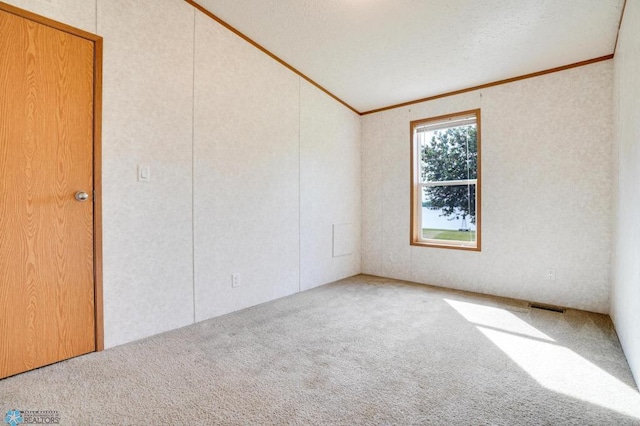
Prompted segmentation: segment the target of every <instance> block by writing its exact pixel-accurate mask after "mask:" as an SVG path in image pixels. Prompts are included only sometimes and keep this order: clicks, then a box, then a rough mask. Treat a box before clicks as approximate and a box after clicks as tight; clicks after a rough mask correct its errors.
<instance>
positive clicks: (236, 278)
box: [231, 273, 240, 288]
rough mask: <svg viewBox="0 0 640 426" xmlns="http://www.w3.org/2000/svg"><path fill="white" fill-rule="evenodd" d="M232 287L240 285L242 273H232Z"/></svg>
mask: <svg viewBox="0 0 640 426" xmlns="http://www.w3.org/2000/svg"><path fill="white" fill-rule="evenodd" d="M231 287H233V288H236V287H240V274H238V273H235V274H231Z"/></svg>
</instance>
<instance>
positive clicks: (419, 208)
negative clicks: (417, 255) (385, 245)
mask: <svg viewBox="0 0 640 426" xmlns="http://www.w3.org/2000/svg"><path fill="white" fill-rule="evenodd" d="M411 199H412V201H411V207H412V208H411V244H412V245H419V246H430V247H444V248H458V249H464V250H476V251H480V110H479V109H478V110H473V111H465V112H461V113H457V114H451V115H446V116H441V117H434V118H427V119H424V120H418V121H412V122H411Z"/></svg>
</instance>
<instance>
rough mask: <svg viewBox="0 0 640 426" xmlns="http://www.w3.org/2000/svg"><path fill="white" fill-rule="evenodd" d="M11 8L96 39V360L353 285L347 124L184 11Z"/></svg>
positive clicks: (316, 96)
mask: <svg viewBox="0 0 640 426" xmlns="http://www.w3.org/2000/svg"><path fill="white" fill-rule="evenodd" d="M9 3H12V4H14V5H16V6H18V7H23V8H27V9H29V10H30V11H32V12H35V13H39V14H42V15H44V16H47V17H49V18H52V19H56V20H58V21H61V22H64V23H66V24H69V25H72V26H77V27H80V28H82V29H84V30H87V31H90V32H96V31H97V33H98V34H99V35H102V36H103V37H104V87H103V89H104V93H103V98H104V103H103V187H104V197H103V221H104V230H103V231H104V232H103V238H104V308H105V315H104V316H105V346H106V347H111V346H115V345H119V344H122V343H126V342H129V341H132V340H136V339H140V338H143V337H146V336H149V335H152V334H156V333H161V332H163V331H167V330H171V329H174V328H178V327H181V326H184V325H187V324H191V323H193V322H194V321H196V320H198V321H199V320H202V319H206V318H210V317H212V316H215V315H220V314H222V313H226V312H230V311H233V310H236V309H241V308H244V307H247V306H251V305H254V304H257V303H261V302H266V301H269V300H272V299H274V298H277V297H281V296H285V295H288V294H291V293H294V292H297V291H299V290H300V288H301V287H303V288H308V287H312V286H314V285H319V284H324V283H326V282H329V281H332V280H336V279H339V278H343V277H345V276H349V275H353V274H355V273H358V272H359V271H360V253H359V246H360V241H359V235H360V234H359V223H358V218H359V217H360V205H359V201H358V200H359V197H360V176H359V151H358V146H359V143H360V138H359V133H358V132H359V126H360V118H359V116H358V115H356V114H354V113H353V112H351V111H349V110H348V109H346V108H345V107H343V106H342V105H340V104H338V103H337V102H335V101H334V100H332V99H331V98H329V97H328V96H327V95H325V94H323V93H321V92H317V91H314V90H315V89H312V88H309V87H307V83H306V82H304V81H302V80H301V79H300V78H299V77H298V76H297V75H295V74H293V73H292V72H291V71H289V70H288V69H286V68H284V67H282V66H281V65H279V64H277V63H276V62H275V61H273V60H272V59H270V58H268V57H267V56H266V55H264V54H263V53H260V52H259V51H258V50H257V49H255V48H253V47H251V46H250V45H249V44H247V43H246V42H244V41H242V40H240V39H239V38H238V37H237V36H235V35H232V34H231V33H230V32H229V31H227V30H225V29H223V28H222V27H221V26H220V25H218V24H217V23H215V22H213V21H212V20H210V19H209V18H207V17H205V16H204V15H202V14H201V13H200V12H197V11H196V10H195V9H193V8H192V7H191V6H189V5H188V4H187V3H186V2H184V1H182V0H97V1H80V0H74V1H71V0H65V1H56V2H53V3H52V4H48V2H41V1H23V0H11V1H9ZM314 115H315V116H316V117H315V118H314ZM316 144H318V145H319V146H318V147H316V146H315V145H316ZM316 149H318V150H319V152H318V157H319V158H318V159H314V158H313V155H314V150H316ZM310 162H313V163H314V164H316V165H317V166H318V167H316V168H314V169H313V170H310V171H309V172H308V173H307V172H306V171H305V172H304V173H302V172H301V163H305V164H306V163H310ZM138 164H142V165H148V166H149V167H150V170H151V181H150V182H149V183H141V182H137V180H136V173H137V166H138ZM301 174H303V176H301ZM337 180H340V184H339V185H338V184H337V183H336V181H337ZM319 182H329V183H330V185H329V186H327V187H325V186H324V185H322V184H321V185H319V184H318V183H319ZM318 185H319V186H320V187H319V188H318ZM312 190H313V191H315V192H314V193H315V197H313V198H312V199H309V194H310V193H311V191H312ZM301 193H304V194H305V195H304V197H305V198H304V199H302V198H301V196H300V194H301ZM354 200H355V201H354ZM316 205H324V206H330V208H328V209H324V210H319V209H316V207H315V206H316ZM346 222H348V223H353V227H354V229H355V231H353V232H352V233H351V234H349V236H348V237H349V238H351V239H352V240H353V241H352V245H353V247H354V251H353V253H352V254H350V255H348V256H345V257H342V258H339V259H334V258H333V257H332V250H331V246H329V245H327V243H326V242H327V241H329V240H330V239H331V236H332V229H331V227H330V226H328V225H329V224H333V223H346ZM301 223H304V224H312V226H310V227H305V229H304V231H302V230H301V226H300V224H301ZM194 248H195V252H194ZM308 248H311V249H308ZM301 251H302V253H303V254H302V257H301ZM314 260H315V261H317V262H318V264H321V265H322V269H321V270H320V269H314V268H315V266H316V264H315V262H314ZM301 261H302V265H301ZM236 272H237V273H240V275H241V281H242V282H241V286H240V287H238V288H235V289H232V288H231V273H236ZM301 277H304V280H303V281H304V282H301Z"/></svg>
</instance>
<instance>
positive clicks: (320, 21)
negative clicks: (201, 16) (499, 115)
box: [197, 0, 624, 112]
mask: <svg viewBox="0 0 640 426" xmlns="http://www.w3.org/2000/svg"><path fill="white" fill-rule="evenodd" d="M197 3H199V4H200V5H201V6H202V7H204V8H206V9H207V10H208V11H210V12H211V13H213V14H214V15H216V16H217V17H219V18H220V19H222V20H223V21H225V22H227V23H228V24H229V25H231V26H233V27H234V28H236V29H237V30H239V31H240V32H242V33H243V34H245V35H246V36H248V37H249V38H251V39H253V40H254V41H255V42H257V43H259V44H260V45H262V46H263V47H264V48H266V49H267V50H269V51H270V52H272V53H273V54H275V55H276V56H278V57H279V58H280V59H282V60H283V61H285V62H287V63H288V64H290V65H291V66H293V67H294V68H296V69H297V70H299V71H300V72H301V73H303V74H304V75H306V76H307V77H309V78H310V79H312V80H314V81H315V82H316V83H318V84H319V85H321V86H322V87H324V88H325V89H326V90H328V91H329V92H331V93H332V94H333V95H335V96H336V97H338V98H340V99H341V100H342V101H344V102H346V103H347V104H349V105H350V106H352V107H353V108H355V109H356V110H358V111H360V112H366V111H370V110H374V109H377V108H382V107H386V106H389V105H394V104H398V103H402V102H407V101H412V100H415V99H420V98H425V97H429V96H434V95H438V94H442V93H446V92H451V91H455V90H460V89H465V88H469V87H473V86H478V85H482V84H486V83H491V82H495V81H499V80H503V79H508V78H512V77H517V76H521V75H525V74H529V73H535V72H539V71H543V70H547V69H551V68H556V67H561V66H565V65H569V64H573V63H576V62H581V61H585V60H590V59H594V58H599V57H602V56H606V55H611V54H612V53H613V52H614V49H615V42H616V37H617V32H618V26H619V22H620V18H621V15H622V10H623V6H624V0H197Z"/></svg>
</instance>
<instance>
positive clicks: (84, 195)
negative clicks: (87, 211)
mask: <svg viewBox="0 0 640 426" xmlns="http://www.w3.org/2000/svg"><path fill="white" fill-rule="evenodd" d="M88 199H89V194H87V193H86V192H84V191H78V192H76V200H78V201H87V200H88Z"/></svg>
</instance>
